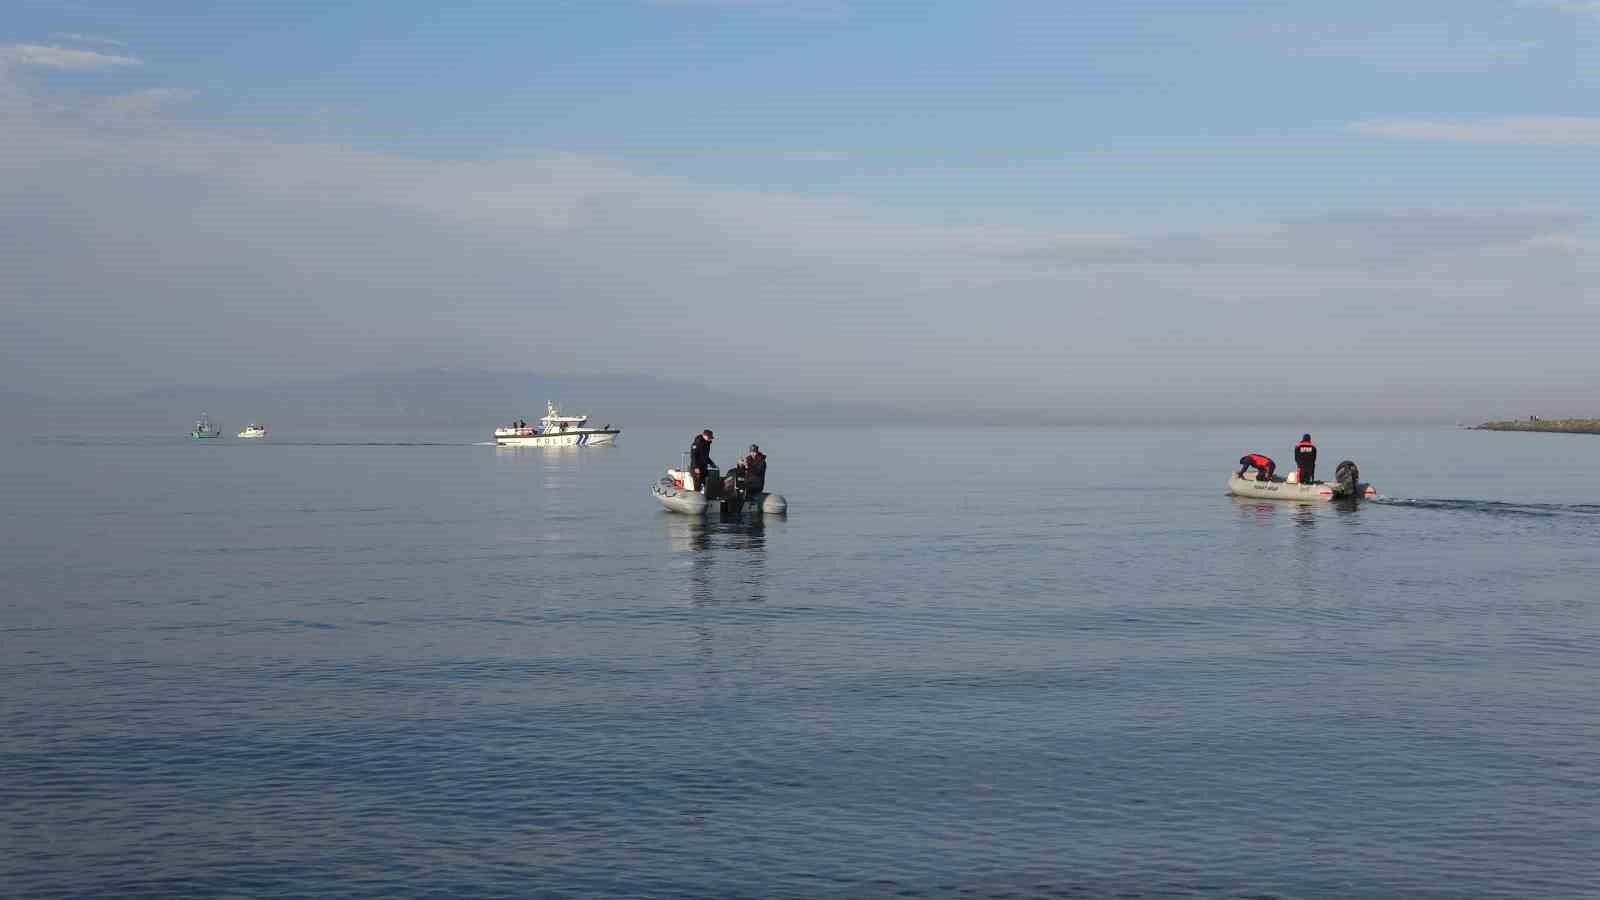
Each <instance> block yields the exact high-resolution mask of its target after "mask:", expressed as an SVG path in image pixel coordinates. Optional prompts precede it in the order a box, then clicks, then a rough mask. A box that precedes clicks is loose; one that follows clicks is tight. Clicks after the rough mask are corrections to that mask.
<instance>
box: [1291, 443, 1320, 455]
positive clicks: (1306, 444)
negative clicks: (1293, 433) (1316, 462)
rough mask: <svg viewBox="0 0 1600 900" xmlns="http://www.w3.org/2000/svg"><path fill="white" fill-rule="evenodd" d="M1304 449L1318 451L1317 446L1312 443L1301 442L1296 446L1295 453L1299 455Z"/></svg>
mask: <svg viewBox="0 0 1600 900" xmlns="http://www.w3.org/2000/svg"><path fill="white" fill-rule="evenodd" d="M1304 447H1310V448H1311V449H1312V450H1315V449H1317V445H1316V444H1313V443H1311V442H1310V441H1301V442H1300V443H1298V444H1295V445H1294V451H1295V452H1296V453H1299V452H1300V450H1301V448H1304Z"/></svg>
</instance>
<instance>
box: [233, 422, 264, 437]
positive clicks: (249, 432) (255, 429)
mask: <svg viewBox="0 0 1600 900" xmlns="http://www.w3.org/2000/svg"><path fill="white" fill-rule="evenodd" d="M266 436H267V426H265V425H257V424H256V423H254V422H251V423H250V424H249V425H246V426H245V427H244V430H243V431H241V432H239V437H242V438H264V437H266Z"/></svg>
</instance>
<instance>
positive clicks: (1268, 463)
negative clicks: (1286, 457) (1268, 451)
mask: <svg viewBox="0 0 1600 900" xmlns="http://www.w3.org/2000/svg"><path fill="white" fill-rule="evenodd" d="M1251 466H1254V467H1255V469H1256V480H1257V481H1271V480H1272V472H1273V470H1274V469H1276V468H1278V464H1277V463H1275V462H1273V461H1272V457H1270V456H1263V455H1261V454H1260V453H1246V454H1245V455H1243V456H1241V457H1239V473H1238V474H1239V477H1240V478H1243V477H1244V470H1245V469H1248V468H1250V467H1251Z"/></svg>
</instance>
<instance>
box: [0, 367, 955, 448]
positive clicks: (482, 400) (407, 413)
mask: <svg viewBox="0 0 1600 900" xmlns="http://www.w3.org/2000/svg"><path fill="white" fill-rule="evenodd" d="M546 400H554V401H556V402H558V403H560V404H561V406H562V410H563V411H564V412H568V413H578V414H582V415H588V416H593V417H594V419H595V423H596V424H604V423H607V422H610V423H613V424H616V425H620V426H624V427H625V426H628V425H675V426H683V427H688V428H699V427H702V426H706V425H710V426H712V427H715V426H716V424H717V423H734V422H738V423H741V424H754V425H780V424H790V425H816V424H823V423H837V422H848V423H856V424H861V423H867V422H882V423H894V424H916V423H919V422H921V421H925V420H924V419H923V418H922V417H919V416H916V415H914V414H908V413H905V412H901V411H896V410H892V409H886V408H878V407H871V406H865V405H861V404H846V405H839V406H835V405H826V404H816V403H793V402H787V401H782V400H773V399H768V398H762V397H753V396H748V395H742V394H735V393H731V392H727V391H720V390H716V389H714V388H710V387H707V386H705V385H700V384H693V383H689V382H679V381H667V380H663V379H659V378H653V377H650V376H646V375H542V374H535V373H528V372H495V371H486V370H481V369H412V370H405V371H389V372H362V373H357V374H352V375H345V376H341V377H338V378H329V379H321V380H307V381H285V382H279V383H274V384H265V385H257V386H236V387H218V386H215V385H173V386H167V387H157V388H151V389H148V390H143V391H139V392H136V393H131V394H125V395H119V396H111V397H96V398H79V399H65V398H44V397H39V396H36V395H30V394H20V393H0V412H3V414H4V415H5V416H6V417H7V420H8V421H13V422H22V423H24V424H26V425H29V426H31V427H33V428H39V427H47V428H49V429H50V430H57V431H59V430H63V429H84V430H93V429H95V428H106V429H117V430H138V431H145V430H148V431H152V432H156V431H170V430H173V429H187V428H188V427H189V426H190V425H192V424H193V422H194V419H195V417H197V416H199V415H200V414H201V413H206V414H208V415H210V416H211V417H212V418H213V419H215V420H217V421H218V422H220V423H222V424H223V427H224V429H225V430H226V429H232V428H238V427H243V426H244V425H245V424H246V423H247V422H262V423H265V424H267V425H269V426H270V427H274V428H330V429H333V428H341V427H385V426H436V427H457V426H477V427H483V428H489V427H491V426H493V425H496V424H503V423H505V422H509V421H510V420H512V419H513V418H518V417H520V418H525V419H529V420H533V419H537V418H538V417H539V416H541V415H543V414H544V404H545V401H546Z"/></svg>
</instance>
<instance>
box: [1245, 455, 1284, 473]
mask: <svg viewBox="0 0 1600 900" xmlns="http://www.w3.org/2000/svg"><path fill="white" fill-rule="evenodd" d="M1245 459H1248V460H1250V465H1252V466H1255V467H1256V468H1258V469H1270V468H1272V467H1274V466H1276V465H1277V463H1274V462H1273V461H1272V457H1270V456H1262V455H1261V454H1259V453H1252V454H1250V455H1249V456H1246V457H1245Z"/></svg>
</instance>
